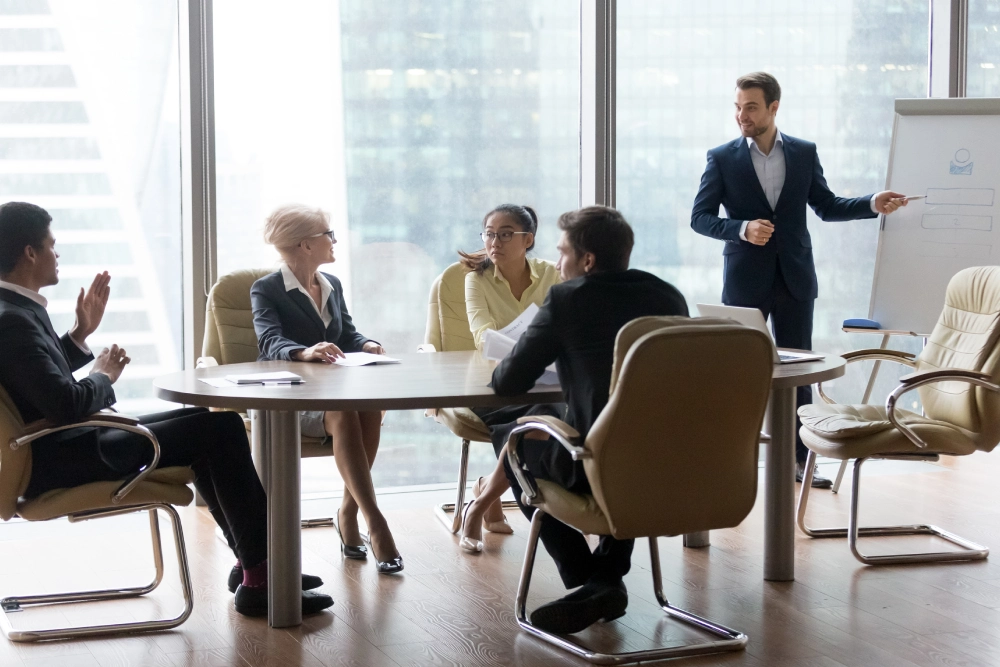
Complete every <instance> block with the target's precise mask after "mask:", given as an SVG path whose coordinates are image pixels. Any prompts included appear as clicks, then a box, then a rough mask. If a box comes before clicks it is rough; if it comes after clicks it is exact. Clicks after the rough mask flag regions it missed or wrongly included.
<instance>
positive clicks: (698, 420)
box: [584, 317, 774, 539]
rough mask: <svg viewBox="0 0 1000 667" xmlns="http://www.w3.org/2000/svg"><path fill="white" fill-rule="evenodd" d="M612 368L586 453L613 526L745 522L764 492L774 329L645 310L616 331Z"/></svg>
mask: <svg viewBox="0 0 1000 667" xmlns="http://www.w3.org/2000/svg"><path fill="white" fill-rule="evenodd" d="M629 341H631V344H629ZM615 367H616V369H617V371H618V372H617V381H616V382H615V383H614V385H613V388H612V391H611V397H610V399H609V401H608V404H607V407H605V408H604V410H603V411H602V412H601V414H600V416H599V417H598V419H597V421H596V422H595V424H594V426H593V428H592V429H591V430H590V433H589V434H588V435H587V448H588V449H590V450H591V451H592V452H593V458H592V459H588V460H586V461H584V468H585V470H586V473H587V478H588V479H589V480H590V485H591V488H592V492H593V494H594V498H595V500H596V501H597V503H598V505H599V506H600V508H601V509H602V510H603V512H604V514H605V516H607V518H608V521H609V522H610V524H611V527H612V534H613V535H614V536H615V537H617V538H621V539H625V538H634V537H648V536H653V535H680V534H682V533H693V532H699V531H703V530H713V529H717V528H727V527H731V526H735V525H738V524H739V523H740V522H741V521H742V520H743V519H744V518H745V517H746V515H747V514H748V513H749V512H750V510H751V509H752V508H753V504H754V501H755V499H756V497H757V454H756V453H757V441H758V439H759V437H760V426H761V422H762V421H763V418H764V410H765V408H766V406H767V399H768V395H769V393H770V386H771V374H772V372H773V368H774V364H773V360H772V347H771V341H770V340H768V337H767V336H766V335H765V334H763V333H762V332H760V331H756V330H754V329H750V328H748V327H745V326H742V325H740V324H736V323H734V322H733V321H731V320H725V319H717V318H697V319H690V318H686V317H658V318H641V319H640V320H637V321H635V322H634V323H629V324H627V325H626V326H625V327H623V328H622V330H621V331H620V332H619V334H618V338H617V340H616V346H615Z"/></svg>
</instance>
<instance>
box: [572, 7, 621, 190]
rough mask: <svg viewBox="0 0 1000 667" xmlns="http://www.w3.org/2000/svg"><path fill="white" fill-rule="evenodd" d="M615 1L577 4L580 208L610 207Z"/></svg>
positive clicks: (613, 107)
mask: <svg viewBox="0 0 1000 667" xmlns="http://www.w3.org/2000/svg"><path fill="white" fill-rule="evenodd" d="M616 13H617V2H616V0H581V3H580V205H581V206H588V205H591V204H601V205H604V206H614V205H615V51H616V47H615V40H616V27H615V26H616Z"/></svg>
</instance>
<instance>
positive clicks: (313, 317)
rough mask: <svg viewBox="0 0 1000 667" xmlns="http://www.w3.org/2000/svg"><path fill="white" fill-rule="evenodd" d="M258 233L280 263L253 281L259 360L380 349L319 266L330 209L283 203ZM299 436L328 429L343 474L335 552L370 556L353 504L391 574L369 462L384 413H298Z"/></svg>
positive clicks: (328, 259) (382, 568) (326, 260)
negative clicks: (360, 329) (363, 331)
mask: <svg viewBox="0 0 1000 667" xmlns="http://www.w3.org/2000/svg"><path fill="white" fill-rule="evenodd" d="M264 240H265V242H267V243H268V244H270V245H273V246H274V247H275V248H276V249H277V250H278V252H279V253H280V254H281V258H282V260H283V261H282V264H281V266H280V269H279V270H278V271H276V272H274V273H272V274H270V275H267V276H264V277H263V278H261V279H260V280H258V281H257V282H255V283H254V284H253V287H252V288H251V290H250V300H251V303H252V304H253V326H254V330H255V331H256V333H257V345H258V347H259V349H260V357H259V359H260V360H261V361H264V360H269V359H274V360H285V361H303V362H312V363H321V364H329V363H333V362H334V361H335V360H336V359H337V358H338V357H342V356H344V353H345V352H370V353H373V354H385V350H383V349H382V346H381V345H379V344H378V343H377V342H375V341H373V340H370V339H368V338H366V337H365V336H363V335H362V334H361V333H360V332H358V330H357V329H356V328H355V327H354V322H353V321H352V320H351V316H350V314H349V313H348V312H347V304H346V303H345V301H344V290H343V288H342V287H341V284H340V281H339V280H338V279H337V278H336V276H333V275H331V274H328V273H322V272H320V271H319V267H320V266H322V265H324V264H330V263H332V262H334V261H336V258H335V257H334V246H335V245H336V243H337V239H336V237H335V236H334V233H333V230H332V229H330V216H329V215H328V214H327V213H326V212H325V211H322V210H319V209H312V208H308V207H305V206H284V207H282V208H279V209H278V210H276V211H275V212H274V213H272V214H271V216H270V217H269V218H268V219H267V223H266V225H265V226H264ZM300 426H301V431H302V434H303V435H308V436H313V437H320V438H323V437H326V436H327V435H329V436H331V438H332V439H333V453H334V459H335V460H336V462H337V469H338V470H339V471H340V475H341V477H343V479H344V487H345V488H344V499H343V502H342V503H341V505H340V509H339V510H338V512H337V530H338V532H339V533H340V541H341V552H342V553H343V554H344V556H345V557H347V558H352V559H356V560H364V559H366V558H367V556H368V550H367V547H365V545H364V543H363V541H362V538H361V532H360V530H359V528H358V510H359V509H360V510H361V513H362V514H363V515H364V518H365V523H366V524H367V525H368V530H369V535H370V538H369V544H370V545H371V548H372V551H373V552H374V554H373V555H374V556H375V566H376V569H377V570H378V571H379V572H380V573H382V574H392V573H394V572H399V571H400V570H402V569H403V559H402V557H401V556H400V555H399V552H398V551H396V544H395V542H394V541H393V539H392V533H391V532H390V531H389V524H388V523H387V522H386V520H385V517H384V516H383V515H382V512H381V511H380V510H379V508H378V505H377V503H376V500H375V487H374V486H373V484H372V476H371V467H372V464H373V463H374V462H375V455H376V454H377V453H378V446H379V438H380V436H381V428H382V413H381V412H378V411H372V412H355V411H341V412H303V413H301V417H300Z"/></svg>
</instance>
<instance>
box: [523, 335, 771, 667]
mask: <svg viewBox="0 0 1000 667" xmlns="http://www.w3.org/2000/svg"><path fill="white" fill-rule="evenodd" d="M771 350H772V347H771V342H770V340H768V337H767V336H766V335H765V334H763V333H761V332H760V331H756V330H754V329H750V328H748V327H744V326H742V325H739V324H736V323H734V322H732V321H731V320H725V319H717V318H698V319H689V318H686V317H644V318H640V319H638V320H634V321H632V322H630V323H629V324H627V325H625V326H624V327H622V329H621V331H620V332H619V333H618V337H617V340H616V342H615V352H614V367H613V371H612V379H611V398H610V399H609V401H608V404H607V406H606V407H605V408H604V410H603V411H602V412H601V414H600V416H599V417H598V419H597V421H596V422H595V423H594V426H593V428H592V429H591V430H590V433H588V434H587V438H586V440H583V439H581V437H580V434H579V433H577V432H576V431H575V430H574V429H573V428H572V427H570V426H569V425H568V424H566V423H565V422H562V421H560V420H558V419H555V418H553V417H530V416H529V417H524V418H522V419H520V420H519V422H520V423H521V425H520V426H517V427H515V428H514V430H513V431H512V432H511V439H510V440H509V441H508V447H507V451H508V460H509V461H510V464H511V468H512V470H514V473H515V475H516V476H517V478H518V480H519V482H520V484H521V488H522V489H523V491H524V502H525V503H526V504H528V505H531V506H533V507H535V508H536V510H535V513H534V515H533V516H532V519H531V533H530V534H529V536H528V546H527V550H526V552H525V556H524V565H523V568H522V570H521V579H520V582H519V584H518V590H517V599H516V602H515V608H514V613H515V616H516V618H517V622H518V625H520V626H521V628H522V629H524V630H526V631H528V632H530V633H531V634H533V635H535V636H536V637H540V638H541V639H543V640H545V641H547V642H549V643H551V644H554V645H556V646H558V647H560V648H563V649H565V650H567V651H570V652H572V653H574V654H575V655H577V656H580V657H582V658H585V659H587V660H590V661H591V662H596V663H602V664H617V663H621V662H634V661H639V660H656V659H664V658H676V657H681V656H690V655H700V654H704V653H718V652H721V651H736V650H741V649H742V648H743V647H744V646H745V645H746V643H747V637H746V635H744V634H743V633H741V632H738V631H736V630H732V629H730V628H727V627H725V626H722V625H720V624H718V623H715V622H713V621H710V620H708V619H705V618H702V617H700V616H697V615H695V614H693V613H691V612H688V611H684V610H683V609H679V608H677V607H674V606H673V605H671V604H670V603H669V602H668V601H667V600H666V598H665V597H664V595H663V587H662V583H661V582H662V580H661V575H660V558H659V551H658V548H657V543H656V538H657V537H658V536H674V535H682V534H689V533H698V532H703V531H707V530H712V529H716V528H728V527H732V526H736V525H738V524H739V523H740V522H741V521H743V519H744V518H745V517H746V515H747V514H749V512H750V510H751V508H753V505H754V501H755V500H756V497H757V441H758V437H759V434H760V425H761V421H762V420H763V418H764V410H765V408H766V406H767V400H768V395H769V391H770V386H771V373H772V370H773V363H772V351H771ZM530 430H542V431H545V432H546V433H548V434H549V436H550V437H551V438H553V439H555V440H556V441H558V442H559V443H560V444H562V445H563V446H564V447H565V448H566V449H567V450H569V452H570V453H571V454H572V455H573V458H574V459H575V460H578V461H580V460H582V461H583V465H584V470H585V471H586V474H587V479H588V480H589V482H590V486H591V489H592V492H591V494H590V495H583V494H577V493H573V492H570V491H567V490H566V489H563V488H562V487H560V486H558V485H556V484H554V483H552V482H549V481H545V480H535V479H534V478H533V477H532V476H531V474H530V473H529V472H527V471H526V470H524V469H523V468H522V466H521V463H520V460H521V457H522V453H523V449H524V448H527V447H531V446H532V444H533V443H534V442H535V441H533V440H523V439H522V438H523V434H524V433H525V432H527V431H530ZM546 514H549V515H551V516H553V517H555V518H556V519H558V520H560V521H562V522H563V523H565V524H568V525H570V526H572V527H574V528H576V529H577V530H579V531H581V532H583V533H587V534H593V535H612V536H614V537H616V538H619V539H629V538H640V537H646V538H649V551H650V557H651V562H652V571H653V572H652V574H653V590H654V592H655V595H656V599H657V601H658V602H659V604H660V606H661V608H662V609H663V611H664V612H666V613H667V615H668V616H669V617H671V618H673V619H675V620H677V621H680V622H682V623H685V624H687V625H691V626H694V627H696V628H699V629H701V630H703V631H705V632H707V633H708V634H710V635H712V636H713V637H712V640H711V641H707V642H704V643H697V644H688V645H683V646H674V647H667V648H657V649H649V650H645V651H633V652H629V653H616V654H605V653H598V652H596V651H594V650H592V649H590V648H587V647H586V646H583V645H582V644H580V643H578V642H577V641H575V640H574V639H572V638H571V637H568V636H563V635H554V634H551V633H548V632H546V631H544V630H541V629H540V628H538V627H536V626H534V625H532V624H531V623H530V621H528V620H527V613H526V610H525V601H526V600H527V596H528V587H529V584H530V582H531V572H532V568H533V566H534V560H535V551H536V549H537V546H538V537H539V531H540V529H541V521H542V517H544V516H545V515H546Z"/></svg>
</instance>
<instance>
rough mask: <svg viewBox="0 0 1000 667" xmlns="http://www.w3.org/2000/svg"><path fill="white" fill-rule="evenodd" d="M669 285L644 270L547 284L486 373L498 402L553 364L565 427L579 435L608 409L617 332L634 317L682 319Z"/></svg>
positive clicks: (682, 305) (683, 309) (681, 304)
mask: <svg viewBox="0 0 1000 667" xmlns="http://www.w3.org/2000/svg"><path fill="white" fill-rule="evenodd" d="M687 314H688V309H687V303H686V302H685V301H684V297H683V296H682V295H681V293H680V292H678V291H677V289H676V288H674V286H673V285H671V284H669V283H666V282H664V281H662V280H660V279H659V278H657V277H656V276H654V275H652V274H649V273H646V272H645V271H637V270H634V269H633V270H629V271H619V272H610V273H597V274H594V275H588V276H583V277H580V278H574V279H573V280H567V281H566V282H564V283H562V284H559V285H553V286H552V288H551V289H550V290H549V294H548V296H547V297H546V298H545V303H543V304H542V307H541V309H540V310H539V311H538V314H537V315H535V319H534V320H532V322H531V325H530V326H529V327H528V330H527V331H525V332H524V335H522V336H521V338H520V340H518V341H517V344H516V345H515V346H514V349H513V350H512V351H511V353H510V354H509V355H508V356H507V358H506V359H504V360H503V361H501V362H500V364H499V365H498V366H497V367H496V369H495V370H494V371H493V389H494V391H496V393H497V394H499V395H501V396H514V395H517V394H523V393H525V392H526V391H528V390H529V389H531V387H532V386H533V385H534V384H535V381H536V380H537V379H538V378H539V377H541V375H542V373H543V372H544V371H545V367H546V366H548V365H549V364H551V363H552V362H555V363H556V368H557V369H558V371H559V382H560V384H561V385H562V389H563V395H564V396H565V398H566V403H567V407H568V409H567V412H566V422H567V423H569V424H570V425H571V426H572V427H573V428H575V429H576V430H578V431H579V432H580V433H581V434H583V435H584V436H586V434H587V432H588V431H589V430H590V427H591V426H592V425H593V424H594V420H596V419H597V416H598V415H599V414H600V413H601V410H603V409H604V406H605V405H607V403H608V394H609V393H610V387H611V365H612V362H613V361H614V349H615V337H616V336H617V335H618V330H619V329H621V328H622V327H623V326H625V324H627V323H628V322H630V321H632V320H634V319H636V318H637V317H644V316H647V315H685V316H686V315H687Z"/></svg>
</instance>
